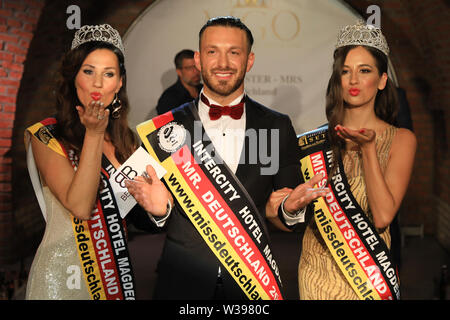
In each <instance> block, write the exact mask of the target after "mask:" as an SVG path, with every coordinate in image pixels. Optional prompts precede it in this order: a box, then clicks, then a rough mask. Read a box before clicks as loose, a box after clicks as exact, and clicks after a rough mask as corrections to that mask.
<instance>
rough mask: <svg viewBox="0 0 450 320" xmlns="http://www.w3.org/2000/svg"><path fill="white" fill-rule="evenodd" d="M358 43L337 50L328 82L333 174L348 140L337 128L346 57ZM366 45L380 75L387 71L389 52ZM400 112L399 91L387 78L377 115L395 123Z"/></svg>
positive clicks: (341, 111)
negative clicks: (344, 139) (343, 138)
mask: <svg viewBox="0 0 450 320" xmlns="http://www.w3.org/2000/svg"><path fill="white" fill-rule="evenodd" d="M356 47H357V46H345V47H341V48H338V49H336V50H335V51H334V62H333V71H332V74H331V77H330V80H329V81H328V87H327V93H326V109H325V111H326V116H327V119H328V128H329V130H328V137H329V139H330V143H331V148H332V150H333V163H332V165H331V174H330V175H329V176H330V177H331V176H332V175H333V173H334V172H335V170H336V168H337V163H338V160H339V159H340V157H341V154H342V150H344V148H345V142H344V141H343V140H342V139H341V138H339V137H338V135H337V134H336V132H335V130H334V127H335V126H336V125H337V124H342V122H343V120H344V108H345V104H344V99H343V96H342V82H341V77H342V69H343V66H344V62H345V59H346V57H347V54H348V53H349V51H350V50H352V49H354V48H356ZM362 47H364V48H365V49H366V50H367V51H368V52H369V53H370V54H371V55H372V56H373V57H374V59H375V64H376V67H377V69H378V74H379V75H380V76H381V75H382V74H383V73H386V74H387V71H388V59H387V57H386V55H385V54H384V53H383V52H381V51H380V50H378V49H375V48H372V47H367V46H362ZM397 112H398V99H397V91H396V89H395V86H394V85H393V83H392V81H391V80H390V79H389V78H388V80H387V82H386V86H385V88H384V89H383V90H378V92H377V95H376V97H375V114H376V116H377V117H378V118H380V119H381V120H383V121H385V122H387V123H389V124H392V125H395V124H396V118H397Z"/></svg>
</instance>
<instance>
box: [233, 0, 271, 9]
mask: <svg viewBox="0 0 450 320" xmlns="http://www.w3.org/2000/svg"><path fill="white" fill-rule="evenodd" d="M271 2H272V0H231V4H232V6H233V8H268V7H269V6H270V3H271Z"/></svg>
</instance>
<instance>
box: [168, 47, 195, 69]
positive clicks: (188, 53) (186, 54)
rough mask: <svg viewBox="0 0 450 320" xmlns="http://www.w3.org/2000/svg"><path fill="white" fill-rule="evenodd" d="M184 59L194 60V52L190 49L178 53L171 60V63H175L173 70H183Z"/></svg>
mask: <svg viewBox="0 0 450 320" xmlns="http://www.w3.org/2000/svg"><path fill="white" fill-rule="evenodd" d="M184 59H194V51H192V50H190V49H184V50H181V51H180V52H178V53H177V54H176V56H175V59H174V60H173V62H174V63H175V68H177V69H181V68H183V60H184Z"/></svg>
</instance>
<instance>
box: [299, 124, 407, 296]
mask: <svg viewBox="0 0 450 320" xmlns="http://www.w3.org/2000/svg"><path fill="white" fill-rule="evenodd" d="M327 131H328V127H321V128H319V129H316V130H313V131H310V132H307V133H305V134H303V135H301V136H300V137H299V146H300V149H301V165H302V174H303V177H304V178H305V180H309V179H310V178H311V177H312V176H314V175H316V174H318V173H323V174H324V175H325V178H324V179H323V180H322V181H321V182H320V183H318V186H319V187H322V186H324V184H326V181H327V179H328V174H329V172H330V169H331V163H332V161H333V158H332V156H333V155H332V151H331V149H330V144H329V141H328V132H327ZM329 188H330V190H331V192H330V193H329V194H328V195H327V196H326V198H325V199H324V198H319V199H317V200H316V201H315V202H314V218H315V222H316V225H317V228H318V229H319V231H320V234H321V235H322V238H323V240H324V241H325V243H326V245H327V247H328V249H329V250H330V252H331V254H332V256H333V258H334V260H335V261H336V263H337V265H338V266H339V268H340V269H341V271H342V273H343V274H344V276H345V278H346V279H347V281H348V283H349V284H350V286H351V287H352V289H353V290H354V291H355V292H356V294H357V295H358V297H359V298H360V299H365V300H394V299H400V290H399V289H400V288H399V280H398V277H397V273H396V268H395V265H394V263H393V262H392V259H391V257H390V252H389V249H388V248H387V246H386V244H385V243H384V241H383V240H382V239H381V238H380V236H379V235H378V232H377V231H376V229H375V227H374V226H373V224H372V223H371V222H370V221H369V219H368V217H367V216H366V215H365V213H364V211H363V210H362V209H361V207H360V206H359V204H358V202H357V201H356V199H355V198H354V196H353V194H352V193H351V191H350V185H349V183H348V181H347V177H346V175H345V173H344V167H343V163H342V160H341V161H339V166H338V168H337V170H336V173H335V174H334V175H333V177H332V178H331V182H330V185H329Z"/></svg>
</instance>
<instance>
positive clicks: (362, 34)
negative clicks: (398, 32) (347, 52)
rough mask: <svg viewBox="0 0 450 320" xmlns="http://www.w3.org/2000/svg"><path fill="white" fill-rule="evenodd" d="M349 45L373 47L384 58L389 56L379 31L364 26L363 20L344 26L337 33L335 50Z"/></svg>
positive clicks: (384, 40)
mask: <svg viewBox="0 0 450 320" xmlns="http://www.w3.org/2000/svg"><path fill="white" fill-rule="evenodd" d="M350 45H357V46H369V47H373V48H376V49H378V50H380V51H381V52H383V53H384V54H385V55H386V56H388V55H389V47H388V44H387V41H386V38H385V37H384V36H383V34H382V33H381V29H379V28H377V27H375V26H373V25H370V24H368V25H366V24H365V23H364V21H363V20H359V21H358V23H357V24H355V25H350V26H345V27H344V28H342V29H341V31H339V34H338V39H337V43H336V49H337V48H340V47H345V46H350Z"/></svg>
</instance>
